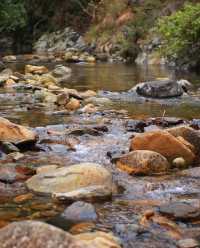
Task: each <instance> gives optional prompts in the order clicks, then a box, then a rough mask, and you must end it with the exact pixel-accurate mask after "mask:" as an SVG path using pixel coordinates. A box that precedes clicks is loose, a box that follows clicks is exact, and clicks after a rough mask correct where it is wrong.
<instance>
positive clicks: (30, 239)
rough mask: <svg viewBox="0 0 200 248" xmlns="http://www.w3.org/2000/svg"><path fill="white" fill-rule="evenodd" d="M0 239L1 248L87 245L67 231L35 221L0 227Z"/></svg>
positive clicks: (75, 247)
mask: <svg viewBox="0 0 200 248" xmlns="http://www.w3.org/2000/svg"><path fill="white" fill-rule="evenodd" d="M0 240H1V247H2V248H12V247H15V248H27V247H29V248H43V247H44V244H45V246H46V247H48V248H55V247H60V248H83V247H85V248H86V247H87V246H85V245H84V244H81V242H80V241H78V239H76V238H74V237H73V236H72V235H70V234H68V233H67V232H64V231H62V230H61V229H58V228H56V227H53V226H51V225H48V224H45V223H42V222H37V221H21V222H14V223H12V224H10V225H8V226H6V227H4V228H2V229H0Z"/></svg>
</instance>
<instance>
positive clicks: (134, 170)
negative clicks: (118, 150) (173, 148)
mask: <svg viewBox="0 0 200 248" xmlns="http://www.w3.org/2000/svg"><path fill="white" fill-rule="evenodd" d="M117 167H118V168H119V169H121V170H124V171H126V172H128V173H129V174H141V175H151V174H155V173H163V172H166V171H168V170H169V169H170V164H169V163H168V161H167V159H166V158H165V157H163V156H162V155H161V154H159V153H157V152H152V151H146V150H137V151H133V152H130V153H128V154H126V155H124V156H122V157H121V158H120V159H119V160H118V161H117Z"/></svg>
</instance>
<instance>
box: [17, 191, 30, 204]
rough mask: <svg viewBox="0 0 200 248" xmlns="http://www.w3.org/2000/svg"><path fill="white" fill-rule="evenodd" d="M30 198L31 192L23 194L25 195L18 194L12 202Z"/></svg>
mask: <svg viewBox="0 0 200 248" xmlns="http://www.w3.org/2000/svg"><path fill="white" fill-rule="evenodd" d="M32 198H33V194H31V193H29V194H25V195H19V196H17V197H15V199H14V202H16V203H21V202H25V201H28V200H31V199H32Z"/></svg>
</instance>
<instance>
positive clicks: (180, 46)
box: [158, 3, 200, 66]
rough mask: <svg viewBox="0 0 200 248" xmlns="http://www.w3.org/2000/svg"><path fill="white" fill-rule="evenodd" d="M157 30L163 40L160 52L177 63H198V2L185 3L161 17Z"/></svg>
mask: <svg viewBox="0 0 200 248" xmlns="http://www.w3.org/2000/svg"><path fill="white" fill-rule="evenodd" d="M158 31H159V33H160V34H161V36H162V37H163V40H164V44H163V46H162V49H161V52H162V53H163V54H164V55H165V56H167V57H168V58H170V59H173V60H174V59H175V60H176V62H177V63H178V64H190V65H191V66H198V65H200V54H199V49H200V3H198V4H186V5H185V6H184V8H183V9H182V10H179V11H177V12H176V13H174V14H172V15H171V16H167V17H164V18H162V19H161V20H160V21H159V24H158Z"/></svg>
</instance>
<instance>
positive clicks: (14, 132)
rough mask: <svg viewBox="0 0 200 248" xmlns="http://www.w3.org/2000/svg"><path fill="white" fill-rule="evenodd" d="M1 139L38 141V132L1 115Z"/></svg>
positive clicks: (8, 140) (13, 141) (15, 141)
mask: <svg viewBox="0 0 200 248" xmlns="http://www.w3.org/2000/svg"><path fill="white" fill-rule="evenodd" d="M0 141H6V142H11V143H21V142H25V141H36V134H35V133H34V132H33V131H31V130H29V129H28V128H26V127H24V126H20V125H17V124H14V123H12V122H10V121H9V120H7V119H5V118H2V117H0Z"/></svg>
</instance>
